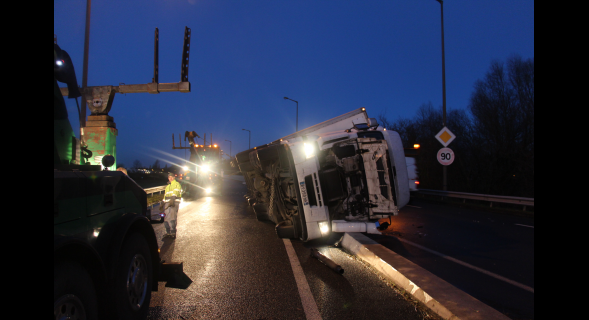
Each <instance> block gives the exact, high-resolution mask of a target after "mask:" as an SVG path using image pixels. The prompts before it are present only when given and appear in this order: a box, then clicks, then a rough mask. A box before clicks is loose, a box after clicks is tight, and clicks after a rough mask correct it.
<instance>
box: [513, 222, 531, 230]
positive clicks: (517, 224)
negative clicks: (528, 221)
mask: <svg viewBox="0 0 589 320" xmlns="http://www.w3.org/2000/svg"><path fill="white" fill-rule="evenodd" d="M515 225H516V226H522V227H528V228H532V229H534V226H526V225H525V224H519V223H516V224H515Z"/></svg>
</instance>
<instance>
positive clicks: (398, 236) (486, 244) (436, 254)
mask: <svg viewBox="0 0 589 320" xmlns="http://www.w3.org/2000/svg"><path fill="white" fill-rule="evenodd" d="M392 227H393V231H394V232H393V233H392V234H390V235H389V236H381V235H368V236H369V237H370V238H372V239H373V240H375V241H377V242H378V243H380V244H382V245H383V246H385V247H387V248H389V249H391V250H392V251H394V252H396V253H398V254H400V255H402V256H403V257H405V258H407V259H408V260H410V261H412V262H414V263H416V264H418V265H419V266H421V267H422V268H424V269H426V270H428V271H430V272H431V273H433V274H435V275H436V276H438V277H440V278H442V279H444V280H445V281H447V282H449V283H451V284H452V285H454V286H455V287H457V288H459V289H461V290H463V291H464V292H466V293H468V294H470V295H471V296H473V297H475V298H476V299H478V300H480V301H482V302H483V303H485V304H487V305H489V306H491V307H492V308H494V309H496V310H498V311H500V312H502V313H503V314H505V315H507V316H508V317H510V318H512V319H533V318H534V292H533V291H534V289H533V288H534V219H533V218H526V217H519V216H512V215H506V214H501V213H496V212H489V211H483V210H478V209H472V208H467V207H458V206H451V205H444V204H434V203H428V202H424V201H420V200H418V199H416V200H415V201H414V202H413V203H412V205H411V206H407V207H405V208H403V209H401V211H400V213H399V215H398V216H395V217H394V218H393V223H392Z"/></svg>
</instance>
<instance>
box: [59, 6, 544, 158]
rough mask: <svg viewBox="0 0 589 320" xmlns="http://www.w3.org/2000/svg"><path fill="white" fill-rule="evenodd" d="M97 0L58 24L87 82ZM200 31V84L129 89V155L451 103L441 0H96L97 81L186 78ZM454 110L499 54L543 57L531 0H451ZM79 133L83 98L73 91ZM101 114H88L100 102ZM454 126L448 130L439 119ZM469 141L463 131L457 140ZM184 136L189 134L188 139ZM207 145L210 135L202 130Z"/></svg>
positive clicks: (121, 112) (448, 34)
mask: <svg viewBox="0 0 589 320" xmlns="http://www.w3.org/2000/svg"><path fill="white" fill-rule="evenodd" d="M85 10H86V1H80V0H77V1H73V0H67V1H62V0H55V1H54V26H53V32H54V33H55V34H56V36H57V42H58V44H59V45H60V47H61V48H62V49H64V50H66V51H67V52H68V53H69V54H70V56H71V58H72V60H73V62H74V64H75V68H76V72H77V77H78V82H79V84H80V85H81V83H82V63H83V49H84V25H85ZM185 26H188V27H189V28H191V30H192V40H191V51H190V66H189V80H190V82H191V84H192V92H191V93H161V94H158V95H151V94H147V93H143V94H127V95H126V96H125V95H121V94H117V95H116V96H115V99H114V103H113V107H112V110H111V112H110V115H111V116H113V117H114V120H115V122H116V124H117V129H118V130H119V136H118V140H117V153H118V155H117V158H118V159H117V160H118V161H117V162H118V163H119V164H120V163H124V164H125V165H126V166H127V167H130V166H131V165H132V163H133V161H134V160H135V159H138V160H140V161H141V162H142V163H143V164H144V165H149V164H151V163H153V162H154V160H155V159H156V158H159V159H160V160H164V157H163V156H161V154H158V153H156V152H154V151H152V149H157V150H161V151H164V152H169V153H172V154H175V155H177V156H181V157H184V151H174V152H173V151H172V141H171V135H172V134H173V133H174V134H176V137H177V135H178V134H179V133H182V134H183V133H184V132H185V131H196V132H197V133H199V134H200V135H201V136H202V135H203V134H204V133H205V132H206V133H207V136H209V135H210V134H211V133H213V138H214V140H215V141H214V142H216V143H219V144H220V145H221V147H222V148H223V150H225V152H227V153H229V142H226V141H225V140H231V141H233V144H232V145H233V147H232V153H233V154H235V153H236V152H238V151H243V150H245V149H247V147H248V133H247V132H246V131H242V130H241V129H243V128H245V129H249V130H251V131H252V147H253V146H257V145H261V144H265V143H268V142H270V141H272V140H275V139H277V138H280V137H282V136H285V135H288V134H290V133H292V132H294V129H295V121H296V119H295V113H296V104H295V103H294V102H291V101H287V100H284V99H283V97H284V96H287V97H289V98H292V99H294V100H298V101H299V128H300V129H302V128H306V127H308V126H311V125H313V124H316V123H318V122H321V121H325V120H327V119H329V118H332V117H335V116H337V115H340V114H342V113H345V112H348V111H351V110H353V109H356V108H359V107H366V108H367V111H368V114H369V116H371V117H377V116H378V115H379V114H380V113H383V112H386V116H387V117H388V118H389V119H391V120H393V121H394V120H395V119H397V118H398V117H407V118H411V117H413V116H414V115H415V111H416V110H417V108H418V107H419V106H420V105H421V104H423V103H427V102H432V103H433V104H434V105H435V106H441V105H442V58H441V29H440V4H439V3H438V2H437V1H435V0H405V1H377V0H371V1H346V0H339V1H335V0H333V1H320V0H308V1H306V0H297V1H294V0H292V1H279V0H263V1H262V0H248V1H243V0H234V1H228V0H166V1H149V0H147V1H146V0H142V1H138V0H137V1H135V0H128V1H99V0H94V1H93V2H92V17H91V30H90V54H89V71H88V85H90V86H94V85H118V84H119V83H126V84H142V83H148V82H151V78H152V77H153V41H154V39H153V38H154V30H155V28H156V27H157V28H159V33H160V47H159V70H160V76H159V80H160V82H162V83H165V82H178V81H180V64H181V54H182V52H181V51H182V40H183V33H184V27H185ZM444 28H445V44H446V86H447V106H448V108H449V109H465V108H466V107H467V105H468V101H469V98H470V94H471V92H472V88H473V84H474V82H475V81H476V80H477V79H480V78H482V77H484V75H485V73H486V72H487V70H488V68H489V65H490V63H491V61H492V60H493V59H500V60H505V59H506V58H508V57H509V56H510V55H512V54H519V55H521V56H522V57H523V58H531V57H534V2H533V1H531V0H498V1H467V0H456V1H452V0H447V1H445V2H444ZM67 104H68V111H69V113H70V120H71V122H72V125H73V126H74V130H76V131H77V130H79V129H78V128H79V124H78V121H77V120H76V119H77V117H76V115H77V110H76V106H75V102H74V100H70V101H67ZM88 113H89V111H88ZM440 129H441V128H440ZM458 138H459V137H458ZM177 140H178V139H177V138H176V141H177ZM200 142H202V140H200Z"/></svg>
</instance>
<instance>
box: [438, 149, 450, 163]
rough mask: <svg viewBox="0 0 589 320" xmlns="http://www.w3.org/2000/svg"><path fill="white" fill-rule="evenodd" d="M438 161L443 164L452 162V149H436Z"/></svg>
mask: <svg viewBox="0 0 589 320" xmlns="http://www.w3.org/2000/svg"><path fill="white" fill-rule="evenodd" d="M438 162H439V163H440V164H442V165H444V166H449V165H451V164H452V162H454V151H452V149H450V148H442V149H440V151H438Z"/></svg>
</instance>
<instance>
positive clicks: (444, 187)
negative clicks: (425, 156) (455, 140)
mask: <svg viewBox="0 0 589 320" xmlns="http://www.w3.org/2000/svg"><path fill="white" fill-rule="evenodd" d="M436 1H437V2H439V3H440V8H441V15H442V96H443V104H442V108H443V114H444V116H443V127H445V126H446V54H445V49H444V1H443V0H436ZM446 167H447V166H444V168H443V169H442V170H443V190H444V191H446V190H448V182H447V168H446Z"/></svg>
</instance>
